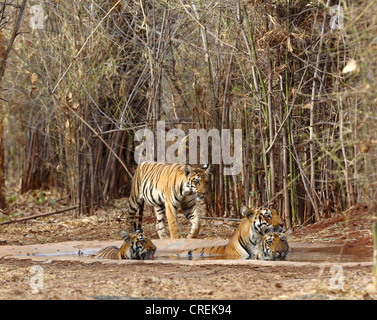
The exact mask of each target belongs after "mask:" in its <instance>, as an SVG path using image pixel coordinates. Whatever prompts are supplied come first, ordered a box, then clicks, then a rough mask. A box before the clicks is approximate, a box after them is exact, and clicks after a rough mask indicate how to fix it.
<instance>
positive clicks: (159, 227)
mask: <svg viewBox="0 0 377 320" xmlns="http://www.w3.org/2000/svg"><path fill="white" fill-rule="evenodd" d="M154 212H155V213H156V219H157V222H156V231H157V234H158V236H159V237H160V239H166V238H168V235H167V233H166V230H165V221H164V218H165V206H163V207H154Z"/></svg>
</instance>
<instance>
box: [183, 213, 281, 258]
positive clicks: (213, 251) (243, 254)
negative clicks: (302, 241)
mask: <svg viewBox="0 0 377 320" xmlns="http://www.w3.org/2000/svg"><path fill="white" fill-rule="evenodd" d="M242 214H243V215H244V216H245V218H243V219H242V221H241V223H240V225H239V226H238V228H237V230H236V231H235V233H234V235H233V236H232V237H231V239H230V240H229V242H228V244H227V245H225V246H214V247H205V248H198V249H194V250H186V251H182V252H178V253H176V255H178V256H188V257H192V256H200V257H205V256H226V257H229V258H231V257H233V258H251V259H255V258H256V257H257V256H258V257H261V258H264V257H267V254H266V255H262V254H260V253H259V251H260V246H261V243H262V241H263V240H264V237H265V236H266V235H268V234H269V233H272V232H282V231H283V220H282V219H281V218H280V217H279V215H278V214H277V212H276V211H275V210H273V209H268V208H266V207H259V208H253V209H249V208H247V207H246V206H243V207H242ZM264 241H265V242H266V243H267V239H266V240H264Z"/></svg>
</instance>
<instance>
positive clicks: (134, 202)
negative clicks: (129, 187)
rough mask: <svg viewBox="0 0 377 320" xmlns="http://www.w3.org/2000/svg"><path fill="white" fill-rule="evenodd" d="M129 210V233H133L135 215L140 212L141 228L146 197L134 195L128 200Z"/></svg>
mask: <svg viewBox="0 0 377 320" xmlns="http://www.w3.org/2000/svg"><path fill="white" fill-rule="evenodd" d="M127 209H128V211H127V226H126V228H125V229H126V231H127V233H133V232H134V231H135V216H136V213H137V212H139V222H138V228H141V223H142V220H143V210H144V199H142V198H140V199H137V198H136V199H134V198H133V197H132V196H131V197H130V199H129V201H128V208H127Z"/></svg>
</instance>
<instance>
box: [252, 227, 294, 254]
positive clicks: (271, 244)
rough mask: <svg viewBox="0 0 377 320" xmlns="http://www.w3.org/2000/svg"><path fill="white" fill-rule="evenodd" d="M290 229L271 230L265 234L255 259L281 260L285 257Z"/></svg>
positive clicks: (287, 250)
mask: <svg viewBox="0 0 377 320" xmlns="http://www.w3.org/2000/svg"><path fill="white" fill-rule="evenodd" d="M290 233H291V230H290V229H286V230H284V231H283V232H273V233H270V234H266V235H265V236H264V237H263V239H262V242H261V244H260V246H259V252H258V253H257V256H256V257H255V259H257V260H282V259H285V257H286V256H287V254H288V252H289V245H288V237H289V235H290Z"/></svg>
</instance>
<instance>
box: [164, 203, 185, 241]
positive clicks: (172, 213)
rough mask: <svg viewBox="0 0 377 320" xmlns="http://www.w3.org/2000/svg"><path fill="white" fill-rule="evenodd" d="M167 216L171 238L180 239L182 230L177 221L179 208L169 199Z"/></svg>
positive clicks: (166, 208) (166, 204)
mask: <svg viewBox="0 0 377 320" xmlns="http://www.w3.org/2000/svg"><path fill="white" fill-rule="evenodd" d="M165 211H166V217H167V218H168V224H169V231H170V238H171V239H180V238H181V232H180V230H179V227H178V222H177V209H176V208H175V207H174V206H173V205H172V204H171V203H170V202H168V201H166V202H165Z"/></svg>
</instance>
